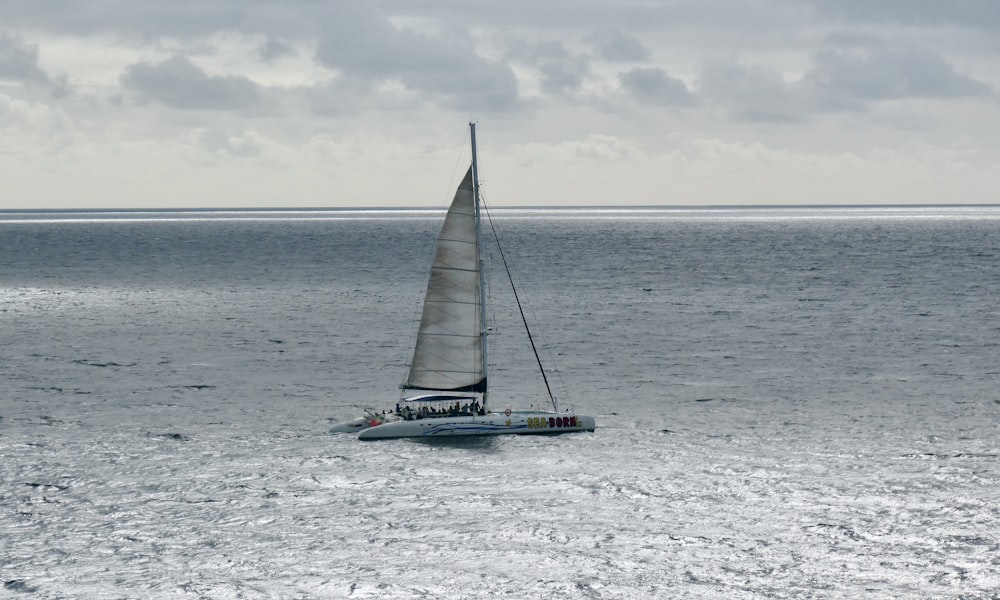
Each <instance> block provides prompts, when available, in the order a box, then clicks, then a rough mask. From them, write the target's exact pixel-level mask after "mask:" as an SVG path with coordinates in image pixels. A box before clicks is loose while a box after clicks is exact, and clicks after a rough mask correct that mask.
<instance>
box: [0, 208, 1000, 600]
mask: <svg viewBox="0 0 1000 600" xmlns="http://www.w3.org/2000/svg"><path fill="white" fill-rule="evenodd" d="M491 213H492V214H493V215H494V216H496V217H497V218H496V228H497V232H498V235H500V237H501V239H502V240H503V241H504V243H505V246H504V250H505V252H506V255H507V258H508V261H509V262H510V264H511V266H512V269H513V270H514V273H515V276H516V277H517V283H518V291H519V292H520V293H521V294H522V296H523V297H524V299H525V301H526V303H527V304H526V307H525V308H526V312H527V313H528V315H529V317H530V319H531V322H532V324H533V332H534V333H536V334H537V336H538V338H539V341H540V344H541V354H542V358H543V361H544V362H546V363H547V366H548V367H549V368H550V370H551V373H552V375H551V383H552V384H553V386H554V388H555V391H556V393H557V396H559V399H560V404H561V406H569V405H572V406H575V407H576V409H577V410H578V411H579V412H580V413H582V414H590V415H596V417H597V421H598V423H597V424H598V428H597V430H596V431H595V432H594V433H592V434H572V435H567V436H560V437H556V438H549V437H522V436H511V437H510V438H507V439H491V440H483V441H474V442H466V443H459V444H454V443H453V444H440V443H438V444H435V443H420V442H414V441H406V440H399V441H387V442H384V443H383V442H379V443H361V442H359V441H358V440H357V439H356V438H355V437H354V436H352V435H349V434H340V435H330V434H328V433H327V431H328V429H329V427H330V424H331V423H332V422H337V421H343V420H346V419H349V418H354V417H356V416H360V415H361V414H362V411H363V410H364V409H365V408H369V407H370V408H373V409H375V410H381V409H383V408H389V407H391V406H394V404H395V402H396V400H397V398H398V393H399V390H398V387H399V383H400V382H401V381H402V380H403V378H404V376H405V374H406V367H407V361H408V360H409V358H410V355H411V353H412V344H413V336H414V329H415V326H416V320H417V319H418V317H419V310H420V306H419V304H420V301H421V299H422V296H423V292H424V289H425V287H426V285H427V272H428V265H429V262H430V258H431V252H432V245H433V242H434V237H435V235H436V234H437V231H438V230H439V228H440V224H441V218H442V217H443V214H444V212H443V210H442V209H436V208H434V209H406V210H381V209H380V210H363V209H329V210H327V209H304V210H284V209H282V210H236V211H233V210H194V211H188V210H184V211H175V210H161V211H0V257H2V260H0V374H2V377H3V381H4V393H3V394H2V395H0V455H2V456H3V461H4V467H3V469H2V470H0V498H3V502H0V531H2V532H3V533H2V534H0V542H2V543H0V566H2V570H3V576H2V578H0V579H2V583H0V585H2V586H3V588H2V590H3V592H6V593H7V594H10V595H12V596H16V597H25V598H29V597H30V598H65V597H82V598H86V597H91V598H94V597H98V598H99V597H153V598H157V597H162V598H168V597H176V596H179V595H196V596H199V597H208V598H230V597H231V598H236V597H290V596H301V597H330V598H341V597H360V598H366V597H367V598H373V597H387V598H434V597H487V598H488V597H531V598H580V597H586V598H619V597H620V598H663V597H667V598H670V597H680V598H729V597H747V598H770V597H823V598H859V597H864V598H994V597H995V596H996V590H998V589H1000V564H998V562H997V560H998V559H997V538H996V532H998V531H1000V505H998V503H997V501H996V496H997V490H998V489H1000V466H998V465H1000V460H998V459H1000V447H998V443H997V440H998V439H1000V436H998V434H1000V431H998V425H997V424H998V423H1000V395H998V391H997V390H1000V366H998V365H1000V342H998V340H1000V319H998V315H1000V218H998V217H1000V207H997V206H916V207H899V206H885V207H759V208H758V207H751V208H746V207H711V208H692V207H687V208H673V207H663V208H645V207H635V208H610V207H609V208H583V209H576V208H572V209H564V208H500V209H494V210H492V211H491ZM502 279H503V278H502V277H501V276H499V275H497V276H495V277H492V278H491V292H492V293H491V297H494V298H495V302H494V303H493V304H492V305H491V306H492V313H493V314H492V315H491V316H492V317H494V318H495V322H494V324H493V329H492V335H491V336H490V340H491V351H490V356H491V362H493V363H494V365H493V368H492V371H491V376H490V386H491V388H490V402H491V406H492V407H493V408H494V409H495V410H503V408H504V407H505V406H506V405H507V403H510V404H512V405H516V406H523V405H525V404H528V403H531V402H534V401H537V402H539V403H540V404H543V403H545V402H547V399H546V398H545V395H544V391H543V390H544V385H543V384H542V382H541V381H539V380H538V379H537V377H536V376H535V375H534V369H533V367H532V363H533V362H534V357H533V356H529V355H528V354H529V353H526V352H525V350H524V340H523V337H522V333H521V332H520V330H519V328H518V327H517V326H516V322H515V320H514V318H513V317H514V314H515V312H516V311H517V308H516V307H515V306H514V304H513V302H512V301H511V300H510V298H509V297H508V294H505V293H504V289H503V287H504V286H503V281H502Z"/></svg>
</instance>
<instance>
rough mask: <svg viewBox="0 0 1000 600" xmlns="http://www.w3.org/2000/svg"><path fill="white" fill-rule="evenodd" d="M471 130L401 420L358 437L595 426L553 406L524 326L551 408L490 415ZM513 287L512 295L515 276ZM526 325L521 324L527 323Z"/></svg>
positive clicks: (443, 233)
mask: <svg viewBox="0 0 1000 600" xmlns="http://www.w3.org/2000/svg"><path fill="white" fill-rule="evenodd" d="M469 133H470V138H471V142H472V164H471V165H469V168H468V171H467V172H466V174H465V177H464V178H463V179H462V182H461V183H460V184H459V186H458V190H457V191H456V192H455V198H454V200H453V201H452V203H451V206H450V207H449V208H448V213H447V215H446V216H445V220H444V224H443V225H442V227H441V233H440V235H439V236H438V238H437V244H436V246H435V254H434V261H433V263H432V265H431V273H430V279H429V281H428V284H427V293H426V295H425V297H424V307H423V313H422V316H421V320H420V327H419V329H418V331H417V339H416V344H415V347H414V351H413V360H412V361H411V363H410V369H409V373H408V375H407V378H406V381H405V382H404V383H403V385H402V389H403V396H402V397H401V398H400V401H399V403H398V404H397V407H396V409H395V410H394V411H392V413H393V414H394V415H395V416H397V417H400V418H399V419H398V420H393V421H390V420H384V421H383V422H377V423H376V422H368V423H367V425H369V426H368V427H365V428H363V429H362V430H361V432H360V433H359V434H358V438H359V439H362V440H378V439H388V438H409V437H419V438H426V437H451V436H483V435H509V434H560V433H571V432H579V431H594V428H595V427H596V423H595V419H594V417H590V416H586V415H579V414H576V413H575V412H574V411H572V410H563V411H560V410H559V407H558V404H557V402H556V400H555V397H554V396H553V395H552V392H551V388H550V387H549V384H548V378H547V376H546V375H545V371H544V369H543V368H542V363H541V360H537V359H538V352H537V349H536V347H535V343H534V341H533V339H532V338H531V335H530V330H529V331H528V339H529V340H531V344H530V345H531V348H532V350H533V351H534V353H535V358H536V360H537V363H538V367H539V370H540V371H541V375H542V378H543V379H544V381H545V387H546V390H547V391H548V395H549V400H550V402H551V404H552V410H551V411H548V410H534V409H531V410H512V409H511V408H505V409H504V410H502V411H500V412H493V411H491V410H490V408H489V405H490V403H489V388H488V381H489V377H488V371H489V362H488V356H487V343H486V341H487V340H486V338H487V333H488V327H487V320H486V314H487V313H486V307H487V298H486V282H485V280H484V277H483V270H484V269H483V267H484V257H483V254H482V248H483V239H484V232H483V228H482V212H483V210H482V200H481V195H480V188H479V163H478V156H477V153H476V124H475V123H469ZM494 237H495V236H494ZM508 276H509V272H508ZM511 289H512V290H514V293H515V296H516V293H517V292H516V288H515V287H514V285H513V281H511ZM518 306H520V300H518ZM522 315H523V311H522ZM524 324H525V327H526V328H527V321H525V322H524Z"/></svg>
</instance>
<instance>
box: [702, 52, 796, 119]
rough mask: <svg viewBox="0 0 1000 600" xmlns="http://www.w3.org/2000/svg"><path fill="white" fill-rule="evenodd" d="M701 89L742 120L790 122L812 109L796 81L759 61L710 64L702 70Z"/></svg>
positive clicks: (713, 102)
mask: <svg viewBox="0 0 1000 600" xmlns="http://www.w3.org/2000/svg"><path fill="white" fill-rule="evenodd" d="M698 93H699V94H700V96H701V98H702V99H704V100H705V102H707V103H709V104H713V105H716V106H722V107H725V108H726V109H727V111H728V112H729V114H730V116H731V117H733V118H735V119H736V120H740V121H765V122H782V121H785V122H791V121H797V120H799V119H801V118H803V117H804V116H805V115H806V113H807V112H809V111H808V108H807V103H806V100H805V98H804V97H803V92H802V90H801V87H800V86H799V85H798V84H797V83H789V82H786V81H785V80H784V78H782V76H781V74H780V73H778V72H777V71H775V70H774V69H770V68H767V67H762V66H759V65H746V64H740V63H713V64H710V65H708V66H706V67H705V68H704V69H703V70H702V74H701V81H700V83H699V86H698Z"/></svg>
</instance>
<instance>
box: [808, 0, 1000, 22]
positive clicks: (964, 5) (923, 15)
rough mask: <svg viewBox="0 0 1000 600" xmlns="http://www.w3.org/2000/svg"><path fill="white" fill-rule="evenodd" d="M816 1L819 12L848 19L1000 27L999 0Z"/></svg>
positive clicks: (854, 20) (816, 9)
mask: <svg viewBox="0 0 1000 600" xmlns="http://www.w3.org/2000/svg"><path fill="white" fill-rule="evenodd" d="M812 4H813V6H814V9H815V11H816V12H817V13H818V14H820V15H822V16H825V17H834V18H838V19H842V20H844V21H846V22H854V23H856V22H868V23H893V24H899V25H917V26H934V27H940V26H944V25H960V26H963V27H974V28H982V29H997V28H1000V3H998V2H996V0H948V1H947V2H942V1H941V0H878V1H872V0H812Z"/></svg>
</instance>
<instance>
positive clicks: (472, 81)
mask: <svg viewBox="0 0 1000 600" xmlns="http://www.w3.org/2000/svg"><path fill="white" fill-rule="evenodd" d="M340 8H341V9H343V11H342V12H338V14H337V15H336V20H335V21H334V22H332V23H331V24H330V27H329V28H326V29H324V31H323V34H322V37H321V39H320V40H319V44H318V47H317V50H316V57H317V59H318V60H319V61H320V62H321V63H322V64H323V65H325V66H327V67H329V68H331V69H336V70H341V71H343V72H346V73H348V74H350V75H351V76H353V77H358V78H365V79H371V80H375V81H398V82H400V83H402V84H403V85H404V86H406V87H407V88H409V89H411V90H414V91H416V92H420V93H423V94H426V95H428V96H429V97H431V98H434V99H436V100H437V101H438V102H439V103H440V104H442V105H445V106H448V107H451V108H457V109H462V110H470V109H471V110H481V111H482V110H507V109H510V108H513V107H514V105H515V104H516V103H517V97H518V93H517V79H516V77H515V76H514V73H513V71H511V70H510V68H509V67H507V66H506V65H503V64H500V63H494V62H490V61H487V60H484V59H483V58H481V57H479V56H478V55H477V54H476V53H475V51H474V48H473V45H472V42H471V40H470V39H469V38H468V37H467V36H466V35H465V33H464V32H463V30H460V29H448V30H447V31H446V32H445V33H444V34H442V35H438V36H431V35H428V34H424V33H421V32H417V31H415V30H413V29H406V28H403V29H397V28H396V27H394V26H393V25H392V24H391V23H390V22H389V21H388V20H387V19H386V18H385V16H384V15H382V14H380V13H378V12H377V11H376V10H375V8H374V7H372V6H371V5H369V4H367V3H358V4H354V3H350V4H349V5H348V6H346V7H345V6H341V7H340Z"/></svg>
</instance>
